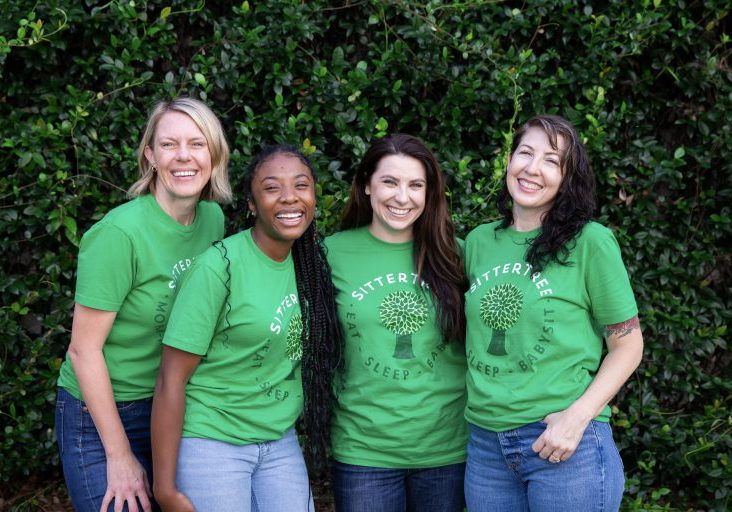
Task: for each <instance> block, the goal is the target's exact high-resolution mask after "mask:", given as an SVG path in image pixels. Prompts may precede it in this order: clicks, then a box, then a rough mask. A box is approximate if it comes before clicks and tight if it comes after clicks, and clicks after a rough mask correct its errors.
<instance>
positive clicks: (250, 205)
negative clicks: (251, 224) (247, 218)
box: [247, 199, 257, 217]
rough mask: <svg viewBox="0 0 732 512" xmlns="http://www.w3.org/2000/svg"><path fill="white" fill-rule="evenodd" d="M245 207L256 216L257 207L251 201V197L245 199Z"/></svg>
mask: <svg viewBox="0 0 732 512" xmlns="http://www.w3.org/2000/svg"><path fill="white" fill-rule="evenodd" d="M247 208H248V209H249V211H250V212H252V215H254V216H255V217H256V215H257V208H256V207H255V206H254V201H252V200H251V199H249V200H248V201H247Z"/></svg>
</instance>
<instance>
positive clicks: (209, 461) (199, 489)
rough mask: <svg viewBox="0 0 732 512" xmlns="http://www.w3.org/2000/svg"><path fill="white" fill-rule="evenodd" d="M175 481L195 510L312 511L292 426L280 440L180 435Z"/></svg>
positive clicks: (311, 498)
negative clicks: (253, 441)
mask: <svg viewBox="0 0 732 512" xmlns="http://www.w3.org/2000/svg"><path fill="white" fill-rule="evenodd" d="M176 486H177V487H178V490H179V491H180V492H182V493H183V494H185V495H186V496H187V497H188V499H189V500H190V501H191V503H193V506H194V507H195V508H196V510H197V511H199V512H209V511H211V512H214V511H216V512H218V511H220V512H249V511H252V512H300V511H302V512H313V510H314V506H313V496H312V493H311V491H310V483H309V481H308V472H307V468H306V467H305V461H304V459H303V457H302V451H301V450H300V445H299V444H298V442H297V437H296V436H295V430H294V429H290V430H289V431H287V433H286V434H285V435H284V436H283V437H282V439H278V440H276V441H267V442H263V443H256V444H247V445H234V444H230V443H225V442H223V441H215V440H213V439H199V438H192V437H184V438H183V439H181V443H180V451H179V453H178V469H177V477H176Z"/></svg>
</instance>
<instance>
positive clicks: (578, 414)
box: [531, 404, 593, 462]
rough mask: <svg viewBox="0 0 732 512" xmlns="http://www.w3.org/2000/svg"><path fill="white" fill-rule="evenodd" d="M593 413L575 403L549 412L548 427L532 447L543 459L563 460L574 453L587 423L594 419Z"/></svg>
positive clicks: (546, 419)
mask: <svg viewBox="0 0 732 512" xmlns="http://www.w3.org/2000/svg"><path fill="white" fill-rule="evenodd" d="M592 418H593V415H592V414H591V413H588V412H585V411H580V410H579V409H578V408H577V407H576V406H575V405H574V404H573V405H572V406H570V407H569V408H567V409H565V410H563V411H559V412H553V413H551V414H548V415H547V416H546V418H544V423H546V429H545V430H544V432H543V433H542V434H541V435H540V436H539V437H538V438H537V439H536V441H534V444H532V445H531V449H532V450H534V452H536V453H538V454H539V457H541V458H542V459H549V462H561V461H564V460H567V459H569V458H570V457H571V456H572V455H574V451H575V450H576V449H577V446H578V445H579V442H580V441H581V440H582V436H583V435H584V433H585V429H586V428H587V425H589V423H590V420H592Z"/></svg>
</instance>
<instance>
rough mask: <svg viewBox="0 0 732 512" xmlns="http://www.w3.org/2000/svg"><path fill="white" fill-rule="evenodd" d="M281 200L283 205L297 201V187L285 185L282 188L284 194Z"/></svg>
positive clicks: (281, 195)
mask: <svg viewBox="0 0 732 512" xmlns="http://www.w3.org/2000/svg"><path fill="white" fill-rule="evenodd" d="M280 200H281V201H282V202H283V203H294V202H295V201H297V195H296V194H295V187H290V186H289V185H285V186H283V187H282V193H281V194H280Z"/></svg>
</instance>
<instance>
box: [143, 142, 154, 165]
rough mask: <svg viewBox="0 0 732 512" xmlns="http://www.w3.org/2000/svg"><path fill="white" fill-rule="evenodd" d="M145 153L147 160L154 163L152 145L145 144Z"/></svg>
mask: <svg viewBox="0 0 732 512" xmlns="http://www.w3.org/2000/svg"><path fill="white" fill-rule="evenodd" d="M144 154H145V158H147V161H148V162H150V163H151V164H154V162H153V151H152V149H151V148H150V146H145V151H144Z"/></svg>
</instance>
